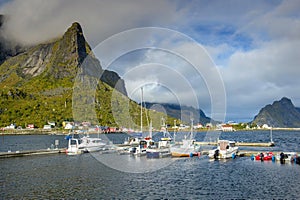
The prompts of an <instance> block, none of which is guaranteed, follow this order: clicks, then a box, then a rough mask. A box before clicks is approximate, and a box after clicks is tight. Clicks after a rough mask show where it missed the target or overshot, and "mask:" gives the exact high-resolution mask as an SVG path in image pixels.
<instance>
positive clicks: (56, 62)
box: [0, 22, 138, 127]
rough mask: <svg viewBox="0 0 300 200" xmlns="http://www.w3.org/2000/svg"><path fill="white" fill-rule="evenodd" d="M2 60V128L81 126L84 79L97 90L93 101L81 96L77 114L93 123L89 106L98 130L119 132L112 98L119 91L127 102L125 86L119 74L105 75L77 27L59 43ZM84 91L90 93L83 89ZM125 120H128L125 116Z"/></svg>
mask: <svg viewBox="0 0 300 200" xmlns="http://www.w3.org/2000/svg"><path fill="white" fill-rule="evenodd" d="M0 44H1V42H0ZM1 48H2V47H1V46H0V50H1ZM2 49H3V48H2ZM2 55H3V56H2V63H0V127H2V126H7V125H9V124H11V123H16V124H17V125H21V126H23V127H25V126H26V124H29V123H33V124H35V125H36V126H37V127H43V125H44V124H47V122H48V121H55V122H57V123H58V124H61V123H62V121H64V120H78V119H79V118H77V116H76V117H75V116H74V102H75V100H74V98H75V97H74V94H76V92H77V91H75V89H76V86H75V81H76V80H78V79H77V78H78V77H79V78H80V76H81V75H82V80H85V81H88V80H89V78H86V77H88V76H92V78H91V79H92V80H93V84H94V85H93V86H95V87H94V88H93V89H94V90H93V91H89V92H90V93H91V94H90V93H89V97H93V98H88V97H87V96H88V95H86V94H83V95H80V92H78V93H79V94H78V95H77V96H76V100H77V102H79V103H81V105H79V106H77V110H78V111H76V112H77V114H78V113H79V114H78V115H80V116H82V120H91V119H90V118H88V116H87V115H88V114H89V113H88V111H86V110H84V109H85V108H86V105H89V108H91V110H93V112H94V114H95V115H96V116H97V118H98V120H99V123H100V124H107V125H113V126H116V123H115V121H114V117H113V113H112V106H111V104H112V100H111V99H112V93H113V91H114V88H115V89H116V90H118V91H119V93H118V92H117V96H116V98H117V99H125V100H126V99H127V100H128V98H127V93H126V89H125V85H124V81H123V80H122V79H121V78H120V77H119V75H118V74H117V73H115V72H112V71H107V70H103V69H102V67H101V65H100V61H99V60H98V59H97V58H96V57H95V56H94V55H93V52H92V50H91V48H90V46H89V44H88V43H87V42H86V40H85V38H84V35H83V32H82V28H81V26H80V24H79V23H76V22H75V23H73V24H72V26H71V27H70V28H68V30H67V31H66V32H65V34H64V35H63V36H62V37H60V38H56V39H53V40H52V41H48V42H46V43H44V44H39V45H35V46H32V47H29V48H27V50H26V51H24V52H19V53H17V54H16V55H8V54H7V52H5V53H3V54H2ZM78 74H80V75H79V76H78ZM86 75H88V76H86ZM85 78H86V79H85ZM99 79H100V80H99ZM79 80H81V79H79ZM80 90H81V91H83V92H87V91H88V89H87V88H84V87H81V88H80ZM120 93H122V94H124V95H122V94H120ZM131 105H132V107H133V108H134V109H133V110H135V108H138V106H137V105H136V104H135V103H134V102H131ZM80 106H81V107H80ZM81 108H84V109H81ZM132 112H135V111H132ZM122 117H123V118H124V119H125V118H126V117H127V116H122ZM75 118H76V119H75ZM80 119H81V118H80ZM93 119H94V118H93Z"/></svg>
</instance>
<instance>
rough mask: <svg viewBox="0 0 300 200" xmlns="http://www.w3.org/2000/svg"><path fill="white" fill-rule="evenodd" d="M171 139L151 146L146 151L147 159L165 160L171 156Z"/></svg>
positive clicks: (162, 139) (162, 140)
mask: <svg viewBox="0 0 300 200" xmlns="http://www.w3.org/2000/svg"><path fill="white" fill-rule="evenodd" d="M170 144H171V138H168V137H167V138H161V139H160V141H159V142H158V143H156V145H150V146H148V148H147V149H146V154H147V158H164V157H168V156H171V150H170Z"/></svg>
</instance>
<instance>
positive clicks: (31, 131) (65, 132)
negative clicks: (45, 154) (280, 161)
mask: <svg viewBox="0 0 300 200" xmlns="http://www.w3.org/2000/svg"><path fill="white" fill-rule="evenodd" d="M270 130H271V129H241V130H235V131H228V132H236V131H240V132H248V131H270ZM210 131H220V132H225V133H227V131H221V130H216V129H200V130H194V132H210ZM272 131H300V128H272ZM169 132H170V133H173V132H174V131H173V130H170V131H169ZM186 132H190V130H181V131H177V132H176V133H186ZM69 133H70V132H69V131H68V130H60V129H57V130H44V129H15V130H2V131H1V132H0V135H1V136H6V135H68V134H69ZM97 133H98V132H89V134H97ZM121 133H125V134H129V135H130V134H132V132H130V133H127V132H109V133H107V132H101V133H99V134H121ZM133 134H134V133H133Z"/></svg>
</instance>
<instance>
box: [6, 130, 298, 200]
mask: <svg viewBox="0 0 300 200" xmlns="http://www.w3.org/2000/svg"><path fill="white" fill-rule="evenodd" d="M181 134H184V133H181ZM108 137H109V138H110V139H111V140H112V141H115V143H117V142H119V143H121V142H122V141H124V138H126V136H124V135H122V134H114V135H109V136H108ZM195 137H196V139H197V140H201V139H204V138H205V133H203V132H199V133H196V134H195ZM2 139H3V140H2ZM56 139H59V140H60V144H59V145H66V143H65V141H64V136H45V135H35V136H4V138H1V140H2V141H1V151H3V150H2V149H4V151H6V150H7V149H8V148H11V150H12V151H15V150H18V149H17V148H19V150H22V149H21V148H23V149H24V150H26V149H27V148H29V147H31V148H30V149H34V148H36V149H40V148H46V147H50V145H51V144H52V143H54V140H56ZM220 139H231V140H236V141H245V142H259V141H260V142H267V141H269V132H267V131H261V132H260V131H253V132H250V131H249V132H248V131H243V132H229V133H222V134H221V135H220ZM258 140H259V141H258ZM273 140H274V142H275V144H276V146H275V147H272V148H266V147H265V149H266V150H270V151H272V150H276V151H277V150H282V151H297V152H299V151H300V149H299V143H300V132H296V131H273ZM37 142H38V143H37ZM12 144H13V145H12ZM101 156H110V155H109V154H105V155H104V154H103V155H101V154H81V155H78V156H67V155H65V154H55V155H45V156H28V157H18V158H7V159H0V168H1V172H0V199H299V197H300V193H299V191H300V165H296V164H283V165H282V164H279V163H278V162H276V163H273V162H260V161H252V160H251V159H250V158H249V157H239V158H237V159H234V160H231V159H230V160H227V161H210V160H209V159H208V158H207V157H206V156H201V157H193V158H182V159H173V158H167V159H171V162H169V163H168V165H166V166H164V167H162V168H158V169H157V170H150V171H149V172H148V171H147V170H145V171H144V172H143V171H142V172H138V173H136V172H134V173H128V172H124V171H122V170H116V169H114V168H113V167H110V166H108V165H106V164H105V163H103V162H101V159H100V160H99V157H101ZM114 156H123V157H122V158H128V162H137V161H138V162H142V163H143V164H144V167H145V168H147V167H149V168H150V167H153V164H155V163H158V162H162V161H164V160H160V159H157V160H154V161H153V160H151V159H150V160H149V159H146V158H145V157H143V158H132V157H130V156H129V155H114ZM101 158H102V157H101Z"/></svg>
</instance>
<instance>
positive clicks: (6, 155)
mask: <svg viewBox="0 0 300 200" xmlns="http://www.w3.org/2000/svg"><path fill="white" fill-rule="evenodd" d="M176 144H182V142H177V143H176ZM195 144H196V145H200V147H201V146H217V142H195ZM114 146H115V149H114V151H105V150H103V151H99V152H100V154H103V153H116V152H117V150H121V149H126V148H129V147H130V146H129V145H126V144H115V145H114ZM236 146H238V147H274V146H275V144H274V143H271V142H263V143H258V142H237V143H236ZM209 150H210V149H205V148H204V147H203V148H201V151H200V155H201V156H205V155H208V152H209ZM270 151H272V150H270ZM261 152H263V151H261V150H240V151H239V152H238V154H237V156H238V157H250V156H253V155H257V154H259V153H261ZM272 152H273V153H274V154H280V153H281V152H283V150H282V151H278V150H277V151H272ZM62 153H63V154H65V153H66V148H52V149H51V148H48V149H37V150H25V151H14V152H12V151H8V152H0V159H1V158H2V159H3V158H12V157H23V156H38V155H53V154H62ZM295 153H296V154H298V155H300V152H295Z"/></svg>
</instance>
